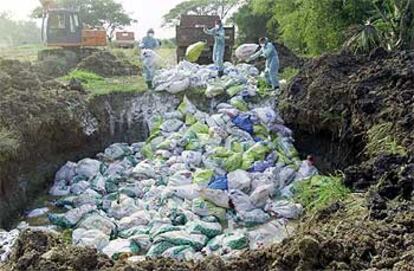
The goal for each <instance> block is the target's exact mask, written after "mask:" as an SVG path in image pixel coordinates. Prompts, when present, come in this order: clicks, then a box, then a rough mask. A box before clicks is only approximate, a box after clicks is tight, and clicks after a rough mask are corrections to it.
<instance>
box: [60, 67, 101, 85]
mask: <svg viewBox="0 0 414 271" xmlns="http://www.w3.org/2000/svg"><path fill="white" fill-rule="evenodd" d="M62 79H63V80H65V81H69V80H71V79H77V80H79V81H81V82H82V83H86V84H89V83H93V82H97V81H104V80H105V79H104V78H103V77H102V76H100V75H98V74H96V73H93V72H90V71H86V70H73V71H71V72H70V73H69V74H68V75H66V76H64V77H63V78H62Z"/></svg>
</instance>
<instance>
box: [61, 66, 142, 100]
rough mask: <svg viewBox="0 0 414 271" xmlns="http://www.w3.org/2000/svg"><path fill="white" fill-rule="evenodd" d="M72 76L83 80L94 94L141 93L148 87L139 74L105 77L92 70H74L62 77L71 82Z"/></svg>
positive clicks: (84, 84) (85, 85) (86, 87)
mask: <svg viewBox="0 0 414 271" xmlns="http://www.w3.org/2000/svg"><path fill="white" fill-rule="evenodd" d="M72 78H74V79H77V80H79V81H81V82H82V84H83V86H84V87H85V89H86V90H87V91H88V92H90V94H91V95H92V96H99V95H106V94H109V93H114V92H129V93H131V92H132V93H139V92H144V91H145V90H146V89H147V86H146V84H145V81H144V79H143V78H142V77H138V76H119V77H113V78H104V77H102V76H100V75H98V74H96V73H93V72H90V71H85V70H74V71H72V72H70V73H69V74H68V75H66V76H64V77H62V80H63V81H66V82H69V81H70V80H71V79H72Z"/></svg>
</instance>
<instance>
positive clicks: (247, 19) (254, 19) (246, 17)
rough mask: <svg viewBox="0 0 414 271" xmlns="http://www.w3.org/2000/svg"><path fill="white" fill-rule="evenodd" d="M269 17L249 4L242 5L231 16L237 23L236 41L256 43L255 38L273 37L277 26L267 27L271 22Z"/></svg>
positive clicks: (239, 42)
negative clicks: (259, 12) (255, 10)
mask: <svg viewBox="0 0 414 271" xmlns="http://www.w3.org/2000/svg"><path fill="white" fill-rule="evenodd" d="M271 17H272V16H271V15H260V14H257V13H256V12H254V11H253V7H252V6H251V5H250V4H246V5H244V6H242V7H241V8H240V9H239V10H238V11H237V12H236V13H234V14H233V17H232V18H231V20H232V21H233V22H234V24H235V25H237V32H238V34H237V43H238V44H242V43H252V42H256V43H257V40H258V39H259V38H260V37H263V36H268V37H270V38H271V39H275V38H276V34H277V27H278V26H277V25H274V26H271V27H267V25H268V24H270V23H273V21H271V20H270V19H271ZM268 29H269V30H270V31H268Z"/></svg>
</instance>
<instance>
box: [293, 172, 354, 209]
mask: <svg viewBox="0 0 414 271" xmlns="http://www.w3.org/2000/svg"><path fill="white" fill-rule="evenodd" d="M342 179H343V177H342V176H341V175H338V176H322V175H317V176H314V177H312V178H310V179H309V180H305V181H302V182H300V183H298V184H297V185H296V186H295V201H296V202H299V203H300V204H302V205H303V206H304V207H305V208H306V210H308V211H309V212H315V211H318V210H321V209H323V208H325V207H328V206H329V205H330V204H332V203H334V202H336V201H343V200H345V199H346V198H347V197H348V195H349V194H350V192H351V191H350V190H349V189H348V188H346V187H345V186H344V185H343V183H342Z"/></svg>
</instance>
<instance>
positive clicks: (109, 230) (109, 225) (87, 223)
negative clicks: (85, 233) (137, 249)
mask: <svg viewBox="0 0 414 271" xmlns="http://www.w3.org/2000/svg"><path fill="white" fill-rule="evenodd" d="M77 228H78V229H81V228H82V229H85V230H99V231H100V232H103V233H104V234H105V235H108V236H110V235H111V234H113V233H115V232H116V225H115V224H114V223H113V222H112V221H111V220H110V219H109V218H107V217H105V216H103V215H101V214H98V213H92V214H90V215H88V216H86V217H85V218H83V219H82V220H81V221H80V222H79V224H78V225H77Z"/></svg>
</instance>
